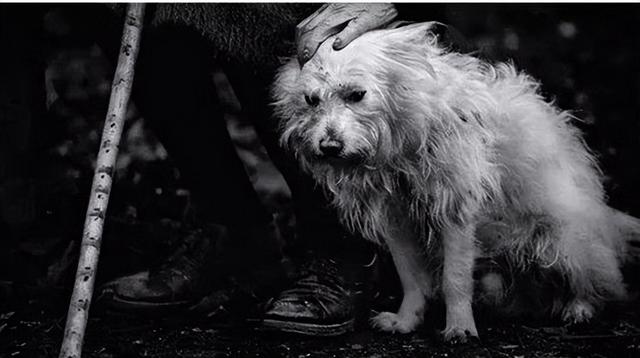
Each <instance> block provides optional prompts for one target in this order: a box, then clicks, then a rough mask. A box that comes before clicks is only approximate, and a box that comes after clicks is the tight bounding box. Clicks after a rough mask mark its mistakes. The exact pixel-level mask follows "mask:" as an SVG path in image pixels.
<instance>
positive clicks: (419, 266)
mask: <svg viewBox="0 0 640 358" xmlns="http://www.w3.org/2000/svg"><path fill="white" fill-rule="evenodd" d="M396 227H397V229H395V230H392V232H391V235H389V237H387V238H385V242H386V243H387V246H388V247H389V251H390V252H391V256H392V257H393V262H394V264H395V266H396V270H397V271H398V276H399V277H400V282H401V283H402V290H403V294H404V296H403V298H402V303H401V304H400V308H399V309H398V312H397V313H392V312H382V313H380V314H378V315H377V316H375V317H373V318H372V320H371V321H372V324H373V325H374V326H375V327H377V328H379V329H381V330H383V331H387V332H399V333H409V332H412V331H414V330H415V329H416V328H417V327H418V326H419V325H420V324H421V323H422V321H423V319H424V311H425V308H426V297H427V296H430V295H431V292H432V286H431V284H432V279H431V275H430V274H429V273H428V272H427V269H426V265H425V263H424V261H423V260H424V259H423V257H422V255H421V251H422V250H421V249H420V246H419V244H418V238H417V236H416V235H415V233H413V232H412V231H411V230H409V229H408V227H410V225H409V224H407V225H398V226H396Z"/></svg>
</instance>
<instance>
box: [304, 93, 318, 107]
mask: <svg viewBox="0 0 640 358" xmlns="http://www.w3.org/2000/svg"><path fill="white" fill-rule="evenodd" d="M304 100H305V101H306V102H307V104H308V105H310V106H312V107H315V106H317V105H318V104H319V103H320V98H318V96H313V95H312V96H307V95H304Z"/></svg>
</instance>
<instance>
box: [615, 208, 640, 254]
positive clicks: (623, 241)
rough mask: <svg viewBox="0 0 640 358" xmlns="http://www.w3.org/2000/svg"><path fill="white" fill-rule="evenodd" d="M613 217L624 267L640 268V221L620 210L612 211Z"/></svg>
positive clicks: (619, 252)
mask: <svg viewBox="0 0 640 358" xmlns="http://www.w3.org/2000/svg"><path fill="white" fill-rule="evenodd" d="M611 216H612V221H613V224H614V226H615V228H616V231H617V234H618V235H617V241H618V242H617V243H618V254H619V256H620V258H621V260H622V263H623V265H634V266H636V265H637V266H640V219H638V218H635V217H633V216H631V215H628V214H625V213H623V212H621V211H618V210H612V215H611Z"/></svg>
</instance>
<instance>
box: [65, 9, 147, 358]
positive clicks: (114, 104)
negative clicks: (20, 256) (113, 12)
mask: <svg viewBox="0 0 640 358" xmlns="http://www.w3.org/2000/svg"><path fill="white" fill-rule="evenodd" d="M144 9H145V4H129V5H128V7H127V13H126V17H125V21H124V28H123V30H122V41H121V45H120V54H119V55H118V66H117V67H116V72H115V75H114V76H113V83H112V85H111V97H110V99H109V109H108V112H107V117H106V120H105V124H104V129H103V131H102V139H101V144H100V149H99V152H98V160H97V162H96V169H95V172H94V174H93V184H92V186H91V194H90V198H89V206H88V208H87V215H86V218H85V222H84V231H83V234H82V245H81V246H80V259H79V261H78V269H77V271H76V279H75V284H74V286H73V294H72V295H71V302H70V303H69V312H68V313H67V323H66V326H65V331H64V339H63V341H62V347H61V349H60V355H59V357H60V358H79V357H80V356H81V354H82V343H83V340H84V334H85V330H86V327H87V320H88V318H89V306H90V304H91V296H92V294H93V285H94V282H95V278H96V270H97V268H98V259H99V256H100V244H101V241H102V229H103V227H104V219H105V215H106V212H107V205H108V203H109V194H110V192H111V184H112V181H113V177H112V176H113V174H114V168H115V164H116V158H117V156H118V144H119V143H120V136H121V135H122V128H123V126H124V120H125V115H126V113H127V104H128V102H129V97H130V95H131V85H132V83H133V74H134V67H135V62H136V57H137V56H138V49H139V48H140V33H141V30H142V23H143V18H144Z"/></svg>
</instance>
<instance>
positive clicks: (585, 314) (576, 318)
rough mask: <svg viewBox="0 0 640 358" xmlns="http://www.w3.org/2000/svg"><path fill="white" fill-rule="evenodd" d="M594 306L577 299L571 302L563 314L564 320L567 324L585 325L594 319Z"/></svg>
mask: <svg viewBox="0 0 640 358" xmlns="http://www.w3.org/2000/svg"><path fill="white" fill-rule="evenodd" d="M593 312H594V308H593V306H592V305H591V304H590V303H589V302H586V301H584V300H580V299H575V300H573V301H571V302H570V303H569V304H568V305H567V307H565V309H564V311H563V312H562V320H564V321H565V322H567V323H572V324H578V323H585V322H587V321H589V320H590V319H591V317H593Z"/></svg>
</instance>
